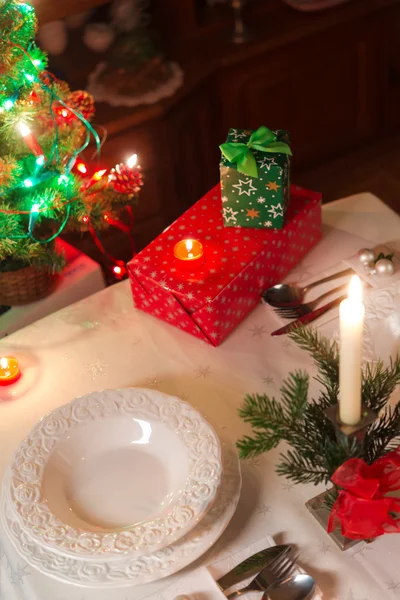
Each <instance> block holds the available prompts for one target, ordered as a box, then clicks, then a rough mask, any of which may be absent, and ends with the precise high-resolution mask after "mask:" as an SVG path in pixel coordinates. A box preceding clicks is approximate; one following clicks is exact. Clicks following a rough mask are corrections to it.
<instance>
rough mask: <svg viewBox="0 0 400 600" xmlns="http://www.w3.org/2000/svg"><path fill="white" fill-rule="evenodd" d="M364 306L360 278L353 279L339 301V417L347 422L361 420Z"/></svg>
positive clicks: (351, 423)
mask: <svg viewBox="0 0 400 600" xmlns="http://www.w3.org/2000/svg"><path fill="white" fill-rule="evenodd" d="M364 315H365V308H364V304H363V302H362V287H361V281H360V278H359V277H357V275H354V276H353V277H352V278H351V280H350V285H349V293H348V298H346V300H343V302H342V303H341V304H340V360H339V417H340V420H341V422H342V423H344V424H346V425H356V424H357V423H359V421H360V420H361V353H362V338H363V327H364Z"/></svg>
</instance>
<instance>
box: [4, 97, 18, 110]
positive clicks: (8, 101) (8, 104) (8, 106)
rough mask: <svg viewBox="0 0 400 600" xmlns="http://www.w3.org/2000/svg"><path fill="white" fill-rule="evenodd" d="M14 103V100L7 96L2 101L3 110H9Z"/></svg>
mask: <svg viewBox="0 0 400 600" xmlns="http://www.w3.org/2000/svg"><path fill="white" fill-rule="evenodd" d="M14 104H15V103H14V100H10V98H8V100H6V101H5V102H4V105H3V107H4V110H11V109H12V107H13V106H14Z"/></svg>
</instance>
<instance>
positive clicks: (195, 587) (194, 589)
mask: <svg viewBox="0 0 400 600" xmlns="http://www.w3.org/2000/svg"><path fill="white" fill-rule="evenodd" d="M274 545H275V542H274V540H273V538H272V537H270V536H266V537H264V538H262V539H260V540H258V541H257V542H255V543H254V544H251V545H250V546H247V547H246V548H244V549H242V550H240V551H239V552H235V553H233V554H231V555H229V556H227V557H225V558H222V559H221V560H218V561H216V562H214V563H212V564H210V565H208V567H199V568H197V569H195V570H193V571H191V572H188V573H186V574H184V575H183V576H182V577H180V578H179V581H176V582H174V583H173V584H172V585H171V586H169V587H168V588H167V589H166V590H163V592H162V597H163V600H175V598H177V597H178V596H187V597H188V598H189V599H190V600H224V598H226V596H225V595H224V594H223V592H222V591H221V590H220V589H219V587H218V585H217V584H216V580H217V579H219V578H220V577H222V576H223V575H225V574H226V573H228V572H229V571H230V570H231V569H233V568H234V567H235V566H237V565H238V564H239V563H241V562H242V561H243V560H245V559H246V558H248V557H249V556H251V555H253V554H255V553H256V552H259V551H260V550H263V549H264V548H268V547H270V546H274ZM251 579H252V577H251V578H250V579H249V580H247V581H248V582H249V581H251ZM244 585H246V581H244V582H242V583H241V585H240V586H239V589H240V588H241V587H243V586H244ZM237 587H238V586H235V587H232V590H234V589H237ZM260 596H261V594H260ZM152 598H153V597H152V596H151V597H150V598H149V600H152ZM241 598H243V600H251V599H253V600H258V596H255V594H254V593H250V594H245V595H243V596H241ZM154 600H155V598H154ZM313 600H322V593H321V591H320V590H319V589H317V591H316V592H315V594H314V596H313Z"/></svg>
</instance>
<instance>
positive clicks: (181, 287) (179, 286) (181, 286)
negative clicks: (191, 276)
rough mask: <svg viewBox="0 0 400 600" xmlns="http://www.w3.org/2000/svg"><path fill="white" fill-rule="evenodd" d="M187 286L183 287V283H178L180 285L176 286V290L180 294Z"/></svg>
mask: <svg viewBox="0 0 400 600" xmlns="http://www.w3.org/2000/svg"><path fill="white" fill-rule="evenodd" d="M184 287H185V286H184V285H183V283H178V285H177V286H176V289H177V290H179V291H180V292H181V291H182V290H183V288H184Z"/></svg>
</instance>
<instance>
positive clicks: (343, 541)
mask: <svg viewBox="0 0 400 600" xmlns="http://www.w3.org/2000/svg"><path fill="white" fill-rule="evenodd" d="M325 415H326V416H327V418H328V419H329V420H330V421H331V423H332V424H333V426H334V428H335V433H336V439H337V440H338V442H339V441H342V440H343V438H347V439H348V440H349V441H350V440H352V439H354V438H357V440H358V441H359V442H362V441H363V439H364V437H365V434H366V432H367V429H368V427H369V426H370V425H371V424H372V423H373V422H374V421H375V419H376V418H377V416H378V414H377V413H376V412H375V411H373V410H371V409H370V408H368V406H367V405H366V404H365V403H364V402H363V403H362V405H361V419H360V421H359V423H357V424H356V425H346V424H345V423H342V422H341V421H340V417H339V405H338V404H334V405H333V406H329V407H328V408H327V409H325ZM333 491H334V488H333V487H332V488H330V489H328V490H326V491H325V492H322V493H321V494H318V496H315V497H314V498H311V500H308V502H306V508H307V509H308V510H309V511H310V513H311V514H312V515H313V517H314V518H315V519H316V520H317V521H318V523H319V524H320V525H322V527H323V528H324V529H325V531H327V527H328V521H329V516H330V512H331V509H330V507H329V506H328V505H327V500H328V499H329V497H330V496H331V494H332V492H333ZM328 535H329V536H330V537H331V538H332V540H333V541H334V542H335V544H336V545H337V546H339V548H340V549H341V550H348V549H349V548H352V547H353V546H355V545H356V544H359V543H360V542H361V541H362V540H351V539H349V538H346V537H344V536H343V535H342V534H341V532H340V530H339V529H336V530H335V531H332V533H329V534H328ZM364 541H365V540H364Z"/></svg>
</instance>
